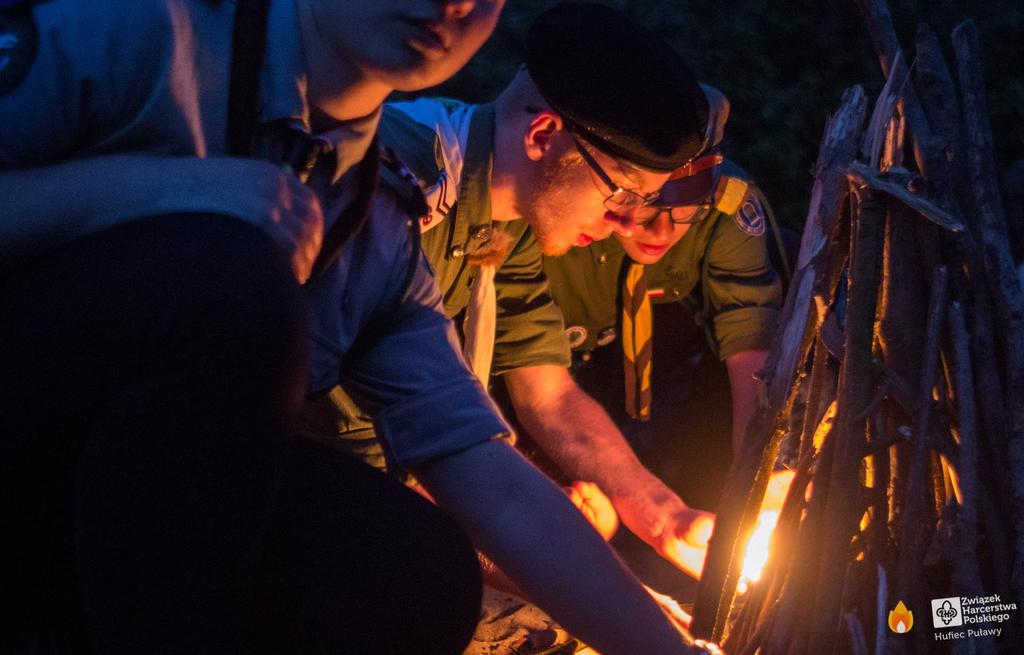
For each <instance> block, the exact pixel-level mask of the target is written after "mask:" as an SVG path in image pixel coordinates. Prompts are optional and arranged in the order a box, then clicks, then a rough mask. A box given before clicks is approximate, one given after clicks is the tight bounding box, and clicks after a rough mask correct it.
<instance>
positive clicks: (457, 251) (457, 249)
mask: <svg viewBox="0 0 1024 655" xmlns="http://www.w3.org/2000/svg"><path fill="white" fill-rule="evenodd" d="M465 254H466V250H465V248H463V247H462V246H452V247H451V248H450V249H449V250H448V256H449V257H451V258H453V259H459V258H460V257H462V256H463V255H465Z"/></svg>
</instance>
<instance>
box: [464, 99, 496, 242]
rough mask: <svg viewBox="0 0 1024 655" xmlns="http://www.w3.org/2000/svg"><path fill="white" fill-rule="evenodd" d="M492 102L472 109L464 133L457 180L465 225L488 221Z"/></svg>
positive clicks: (491, 152)
mask: <svg viewBox="0 0 1024 655" xmlns="http://www.w3.org/2000/svg"><path fill="white" fill-rule="evenodd" d="M494 126H495V118H494V105H493V104H486V105H480V106H478V107H477V108H476V111H475V112H474V113H473V118H472V119H471V121H470V124H469V134H468V136H467V137H466V141H467V143H466V159H465V163H464V164H463V167H462V180H461V182H460V183H459V200H458V202H459V210H458V211H459V213H460V214H462V215H463V216H465V217H467V218H468V219H469V221H468V222H467V225H468V227H469V229H472V228H473V227H475V226H477V225H490V224H491V172H492V170H493V167H494Z"/></svg>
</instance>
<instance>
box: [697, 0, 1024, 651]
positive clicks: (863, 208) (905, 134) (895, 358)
mask: <svg viewBox="0 0 1024 655" xmlns="http://www.w3.org/2000/svg"><path fill="white" fill-rule="evenodd" d="M858 4H859V5H860V8H861V10H862V13H863V14H864V17H865V19H866V23H867V26H868V30H869V31H870V33H871V36H872V41H873V43H874V45H875V48H876V51H877V53H878V56H879V59H880V62H881V65H882V69H883V72H884V73H885V76H886V79H887V82H886V84H885V87H884V88H883V90H882V92H881V94H880V95H879V97H878V99H877V100H876V102H875V105H874V111H873V113H872V115H871V117H870V119H868V117H867V104H868V103H867V100H866V98H865V94H864V92H863V91H862V89H861V88H860V87H854V88H851V89H849V90H848V91H847V92H846V93H845V94H844V96H843V99H842V104H841V106H840V108H839V109H838V111H837V112H836V113H835V114H834V115H833V116H832V117H831V118H830V120H829V122H828V124H827V126H826V130H825V135H824V139H823V141H822V144H821V148H820V151H819V157H818V162H817V165H816V170H815V183H814V188H813V192H812V199H811V206H810V210H809V212H808V217H807V222H806V226H805V231H804V235H803V240H802V242H801V249H800V255H799V260H798V263H797V267H796V272H795V275H794V278H793V282H792V285H791V287H790V289H789V293H788V296H787V299H786V304H785V307H784V309H783V318H782V322H781V324H780V328H779V331H778V333H777V335H776V338H775V343H774V345H773V347H772V351H771V355H770V357H769V361H768V365H767V366H766V368H765V371H764V372H763V379H762V389H763V391H764V393H763V394H762V402H761V408H760V410H759V412H758V414H757V416H756V417H755V419H754V420H753V421H752V422H751V424H750V426H749V428H748V436H749V437H751V438H750V439H748V443H750V444H751V447H750V448H749V449H748V451H747V452H746V453H744V454H743V455H742V456H741V457H739V458H737V460H736V462H735V463H734V465H733V468H732V469H731V471H730V473H729V480H728V483H727V485H726V492H725V494H724V496H723V499H722V502H721V505H720V507H719V511H718V524H717V527H716V532H715V536H714V538H713V540H712V543H711V548H710V550H709V554H708V559H707V563H706V565H705V568H704V573H703V576H702V579H701V586H700V590H699V592H698V598H697V602H696V605H695V608H694V622H693V632H694V633H695V635H696V636H698V637H703V638H706V639H711V640H713V641H717V642H719V643H722V644H723V645H724V647H725V650H726V651H727V652H729V653H731V654H733V655H744V654H750V655H752V654H753V653H763V654H786V655H804V654H808V655H819V654H822V653H830V652H844V653H846V652H852V653H855V654H857V655H862V654H864V655H866V654H867V653H876V654H884V653H928V652H935V650H936V641H935V635H934V634H933V632H934V631H933V627H932V618H931V614H932V612H931V605H930V601H931V599H934V598H945V597H957V596H959V597H969V596H981V595H991V594H1000V595H1001V597H1002V598H1003V599H1004V600H1007V601H1009V600H1012V599H1016V600H1017V602H1021V601H1024V296H1022V292H1021V285H1020V282H1019V280H1018V277H1017V274H1016V271H1015V268H1014V264H1013V261H1012V259H1011V255H1010V249H1009V242H1008V238H1007V230H1006V225H1005V219H1004V217H1003V212H1002V207H1001V204H1000V195H999V190H998V186H997V176H996V167H995V163H994V156H993V147H992V134H991V128H990V126H989V120H988V114H987V109H986V103H985V96H984V88H983V76H982V65H981V59H980V46H979V41H978V35H977V32H976V30H975V27H974V25H973V23H971V22H969V21H968V22H965V23H963V24H961V25H960V26H958V27H957V28H956V29H955V30H954V32H953V34H952V42H953V47H954V51H955V64H956V75H955V79H956V80H957V81H956V82H954V75H953V73H952V72H951V71H950V69H949V67H948V66H947V64H946V61H945V60H944V58H943V56H942V54H941V51H940V46H939V41H938V39H937V38H936V37H935V35H934V34H933V33H932V31H931V30H930V29H929V28H928V27H927V26H922V27H921V28H920V29H919V31H918V34H917V40H916V44H915V49H914V50H915V54H914V57H913V59H912V61H911V62H910V63H909V65H908V63H907V62H908V59H907V57H906V55H905V53H904V51H903V49H902V48H901V46H900V43H899V42H898V40H897V38H896V33H895V30H894V29H893V26H892V20H891V17H890V14H889V11H888V8H887V6H886V5H885V2H884V0H858ZM866 119H867V120H866ZM783 442H787V443H788V444H791V445H790V447H787V448H783ZM780 449H782V450H783V451H785V452H788V453H789V454H790V455H791V460H792V462H793V463H794V464H795V467H796V471H797V473H796V477H795V479H794V482H793V484H792V486H791V488H790V493H789V496H788V497H787V500H786V504H785V505H784V507H783V510H782V512H781V514H780V516H779V520H778V524H777V527H776V530H775V534H774V535H773V543H772V547H771V548H772V556H771V558H770V559H769V562H768V565H767V567H766V569H765V571H764V573H763V575H762V578H761V580H760V581H759V582H758V583H757V584H755V585H754V586H752V587H751V588H750V589H749V590H748V591H747V592H746V593H745V594H743V595H741V596H738V595H737V594H736V588H737V584H738V582H739V576H740V567H741V565H742V560H743V549H744V545H745V543H746V541H747V539H748V537H749V535H750V533H751V531H752V530H753V527H754V524H755V522H756V520H757V515H758V508H759V506H760V503H761V499H762V498H763V495H764V490H765V485H766V483H767V480H768V477H769V475H770V473H771V472H772V468H773V467H774V466H775V465H776V460H777V458H778V456H779V453H780ZM899 601H902V602H903V603H904V604H905V606H906V607H907V608H909V609H910V610H911V611H912V612H913V613H914V619H913V620H914V623H915V625H914V626H911V629H910V630H909V631H907V632H906V633H905V634H897V633H895V632H893V631H891V630H890V629H889V627H888V625H887V623H888V621H887V617H888V614H889V612H890V610H892V609H893V608H894V607H895V606H896V605H897V603H898V602H899ZM1021 604H1022V607H1021V609H1020V611H1017V612H1010V613H1009V619H1008V620H1004V621H1003V622H1001V623H1000V625H999V626H998V627H1000V628H1001V629H1000V631H999V632H1000V634H999V637H998V638H993V637H977V638H972V637H967V638H963V639H958V640H956V641H952V642H950V643H949V644H948V645H945V646H942V650H946V649H947V648H951V649H952V652H964V653H967V652H971V653H979V654H985V653H996V652H1001V651H1002V652H1024V651H1022V650H1021V648H1022V646H1021V644H1022V643H1024V637H1022V635H1024V629H1022V627H1024V620H1022V618H1024V603H1021ZM904 627H906V626H904ZM976 627H992V626H990V625H987V624H982V625H981V626H976ZM915 628H916V629H915Z"/></svg>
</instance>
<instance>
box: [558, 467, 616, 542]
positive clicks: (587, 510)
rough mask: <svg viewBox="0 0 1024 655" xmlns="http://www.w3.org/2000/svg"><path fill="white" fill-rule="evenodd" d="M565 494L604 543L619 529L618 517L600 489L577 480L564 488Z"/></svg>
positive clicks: (590, 483)
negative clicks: (602, 538)
mask: <svg viewBox="0 0 1024 655" xmlns="http://www.w3.org/2000/svg"><path fill="white" fill-rule="evenodd" d="M565 493H567V494H569V500H570V501H572V504H573V505H575V506H576V509H578V510H579V511H580V512H582V513H583V516H585V517H586V518H587V521H589V522H590V525H592V526H594V529H595V530H597V531H598V533H599V534H600V535H601V536H602V537H604V540H605V541H608V540H610V539H611V538H612V537H614V536H615V531H616V530H618V529H619V515H618V514H617V513H616V512H615V508H614V507H612V501H610V500H608V496H606V495H604V492H603V491H601V488H600V487H598V486H597V485H596V484H594V483H593V482H583V481H581V480H577V481H576V482H573V483H572V484H571V485H569V486H568V487H566V488H565Z"/></svg>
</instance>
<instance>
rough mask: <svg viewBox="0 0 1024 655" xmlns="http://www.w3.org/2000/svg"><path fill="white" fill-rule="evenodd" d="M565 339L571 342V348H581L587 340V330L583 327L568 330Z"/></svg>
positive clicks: (577, 326)
mask: <svg viewBox="0 0 1024 655" xmlns="http://www.w3.org/2000/svg"><path fill="white" fill-rule="evenodd" d="M565 338H566V339H568V340H569V347H570V348H579V347H580V346H582V345H583V343H584V342H585V341H586V340H587V328H585V327H583V326H582V325H574V326H572V327H570V328H566V330H565Z"/></svg>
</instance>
